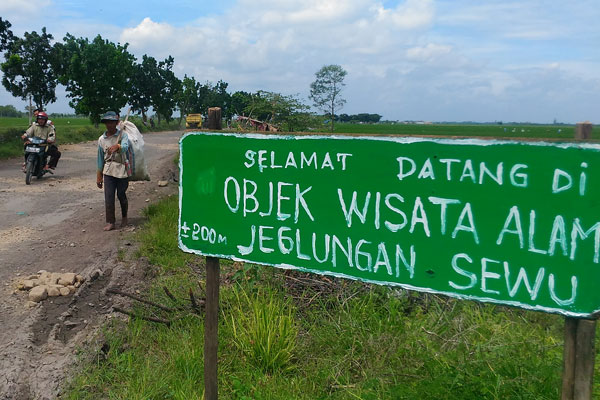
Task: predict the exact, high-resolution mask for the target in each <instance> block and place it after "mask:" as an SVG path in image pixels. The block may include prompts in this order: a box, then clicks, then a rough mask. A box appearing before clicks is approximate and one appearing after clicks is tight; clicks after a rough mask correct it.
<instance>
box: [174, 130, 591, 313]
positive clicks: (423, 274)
mask: <svg viewBox="0 0 600 400" xmlns="http://www.w3.org/2000/svg"><path fill="white" fill-rule="evenodd" d="M180 147H181V158H180V164H181V165H180V166H181V179H180V216H179V246H180V248H181V249H182V250H184V251H187V252H192V253H196V254H202V255H206V256H213V257H220V258H229V259H233V260H243V261H248V262H252V263H259V264H266V265H272V266H274V267H279V268H291V269H297V270H301V271H307V272H313V273H317V274H324V275H333V276H338V277H345V278H351V279H359V280H361V281H365V282H372V283H377V284H383V285H393V286H400V287H403V288H406V289H410V290H418V291H422V292H431V293H441V294H446V295H449V296H453V297H458V298H464V299H472V300H479V301H484V302H492V303H499V304H507V305H513V306H518V307H523V308H527V309H532V310H540V311H546V312H556V313H561V314H564V315H568V316H580V317H582V316H589V315H591V314H593V313H595V312H597V311H598V310H600V290H599V288H598V284H599V283H600V212H599V211H600V146H599V145H596V144H585V143H579V144H576V143H561V144H559V143H543V142H517V141H496V140H478V139H431V138H414V137H410V138H407V137H332V136H276V135H258V134H252V135H239V134H224V133H190V134H187V135H185V136H184V137H183V138H182V139H181V142H180Z"/></svg>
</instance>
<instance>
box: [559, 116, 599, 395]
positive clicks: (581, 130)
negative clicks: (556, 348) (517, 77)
mask: <svg viewBox="0 0 600 400" xmlns="http://www.w3.org/2000/svg"><path fill="white" fill-rule="evenodd" d="M591 133H592V124H590V123H589V122H583V123H578V124H577V125H576V128H575V139H590V137H591ZM595 336H596V320H595V319H593V320H590V319H578V318H570V317H567V318H565V344H564V350H563V376H562V391H561V400H591V399H592V387H593V383H594V362H595V357H596V350H595V348H594V343H595Z"/></svg>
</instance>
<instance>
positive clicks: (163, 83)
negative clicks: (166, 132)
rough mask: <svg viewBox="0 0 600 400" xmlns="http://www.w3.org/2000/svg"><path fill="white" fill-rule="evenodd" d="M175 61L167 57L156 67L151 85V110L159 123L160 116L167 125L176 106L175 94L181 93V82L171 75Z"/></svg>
mask: <svg viewBox="0 0 600 400" xmlns="http://www.w3.org/2000/svg"><path fill="white" fill-rule="evenodd" d="M174 62H175V60H174V59H173V57H171V56H169V57H167V58H166V59H165V60H164V61H161V62H159V63H158V65H157V69H156V71H157V80H156V82H155V83H154V84H153V89H154V90H152V91H151V94H150V97H151V99H152V108H154V111H156V114H157V115H158V122H159V123H160V120H161V116H162V117H164V118H165V119H166V120H167V123H168V122H170V121H171V120H172V119H173V112H174V111H175V108H176V104H177V99H176V96H177V93H179V92H180V91H181V81H180V80H179V79H178V78H177V77H176V76H175V74H174V73H173V63H174Z"/></svg>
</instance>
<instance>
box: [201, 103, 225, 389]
mask: <svg viewBox="0 0 600 400" xmlns="http://www.w3.org/2000/svg"><path fill="white" fill-rule="evenodd" d="M207 125H208V129H221V109H220V108H219V107H211V108H209V109H208V124H207ZM219 277H220V265H219V259H218V258H216V257H206V304H205V316H204V318H205V319H204V399H205V400H217V399H218V397H219V391H218V389H219V387H218V373H217V371H218V368H217V361H218V360H217V353H218V350H219V285H220V279H219Z"/></svg>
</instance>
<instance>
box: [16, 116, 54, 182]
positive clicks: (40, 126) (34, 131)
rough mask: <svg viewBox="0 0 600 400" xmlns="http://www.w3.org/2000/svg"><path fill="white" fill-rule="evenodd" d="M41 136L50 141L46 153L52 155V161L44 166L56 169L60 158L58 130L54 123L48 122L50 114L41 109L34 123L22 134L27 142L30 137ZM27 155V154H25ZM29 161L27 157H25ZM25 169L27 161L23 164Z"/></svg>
mask: <svg viewBox="0 0 600 400" xmlns="http://www.w3.org/2000/svg"><path fill="white" fill-rule="evenodd" d="M34 136H35V137H39V138H41V139H44V140H46V142H47V143H48V150H47V151H46V154H48V155H49V156H50V161H49V162H48V164H47V165H45V166H44V169H48V168H50V169H54V168H56V165H57V164H58V160H59V159H60V155H61V153H60V151H58V147H56V144H55V143H56V132H55V129H54V126H53V125H50V124H48V114H46V113H45V112H43V111H40V112H38V113H37V115H36V121H35V123H34V124H32V125H31V126H30V127H29V129H27V131H25V133H24V134H23V136H21V138H22V139H23V140H25V141H26V142H27V139H28V138H31V137H34ZM25 157H27V155H25ZM25 161H27V158H26V159H25ZM23 171H25V163H24V164H23Z"/></svg>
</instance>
